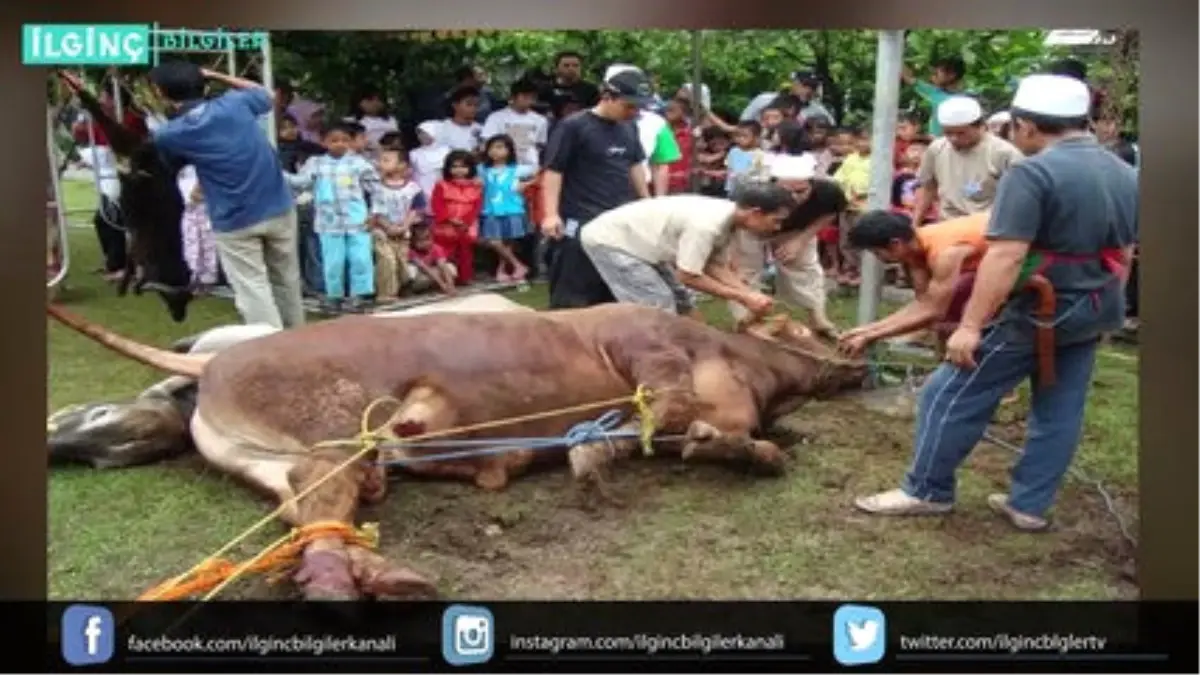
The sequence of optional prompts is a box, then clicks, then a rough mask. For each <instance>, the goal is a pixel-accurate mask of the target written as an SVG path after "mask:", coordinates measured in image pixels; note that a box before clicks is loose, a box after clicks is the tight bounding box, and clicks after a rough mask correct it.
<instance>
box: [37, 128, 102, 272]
mask: <svg viewBox="0 0 1200 675" xmlns="http://www.w3.org/2000/svg"><path fill="white" fill-rule="evenodd" d="M54 117H55V115H54V108H53V107H48V108H47V109H46V161H47V163H49V164H50V185H51V189H52V190H53V192H54V195H53V199H54V217H55V220H56V221H57V222H56V223H55V226H56V227H57V228H58V251H59V260H58V270H57V271H56V272H55V273H54V278H52V279H49V280H47V281H46V288H54V287H55V286H57V285H59V284H60V283H62V280H63V279H65V278H66V276H67V271H68V270H69V269H70V268H71V248H70V242H68V241H67V236H68V232H67V212H66V205H65V204H63V194H62V182H61V179H60V177H59V175H58V147H57V144H56V143H55V142H54V127H55V124H54ZM93 170H94V169H93Z"/></svg>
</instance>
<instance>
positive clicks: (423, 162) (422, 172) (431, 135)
mask: <svg viewBox="0 0 1200 675" xmlns="http://www.w3.org/2000/svg"><path fill="white" fill-rule="evenodd" d="M441 125H442V123H441V122H434V121H432V120H431V121H428V122H421V123H420V124H418V125H417V142H418V143H420V145H419V146H418V147H417V148H416V149H414V150H413V151H412V152H410V153H409V154H408V161H409V164H411V165H412V174H413V175H412V178H413V181H414V182H415V183H416V184H417V185H419V186H420V187H421V193H422V194H424V195H425V203H426V204H430V203H432V201H433V187H434V186H435V185H437V183H438V181H439V180H441V179H442V170H443V169H444V168H445V166H446V155H448V154H450V148H448V147H446V145H445V144H444V143H442V142H441V140H440V134H439V133H438V129H439V128H440V127H441Z"/></svg>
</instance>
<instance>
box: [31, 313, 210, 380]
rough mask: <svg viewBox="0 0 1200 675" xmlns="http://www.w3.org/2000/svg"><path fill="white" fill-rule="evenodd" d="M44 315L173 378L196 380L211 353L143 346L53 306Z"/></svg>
mask: <svg viewBox="0 0 1200 675" xmlns="http://www.w3.org/2000/svg"><path fill="white" fill-rule="evenodd" d="M46 313H47V314H49V315H50V316H51V317H53V318H54V320H55V321H57V322H59V323H61V324H62V325H64V326H66V327H67V328H70V329H71V330H73V331H75V332H76V333H79V334H81V335H84V336H86V337H88V338H90V339H92V340H94V341H96V342H98V343H100V344H102V345H104V346H105V347H108V348H109V349H111V350H113V351H114V352H116V353H118V354H120V355H122V356H125V357H127V358H131V359H133V360H134V361H137V362H138V363H144V364H146V365H148V366H150V367H151V368H157V369H159V370H162V371H165V372H168V373H171V374H173V375H184V376H187V377H193V378H196V377H200V373H201V372H203V371H204V366H205V365H206V364H207V363H208V362H209V360H210V359H212V356H213V355H212V354H177V353H175V352H171V351H168V350H165V349H158V348H156V347H151V346H150V345H144V344H142V343H140V342H137V341H136V340H131V339H129V338H127V337H124V336H121V335H117V334H116V333H113V332H112V331H110V330H108V329H107V328H105V327H103V326H101V325H98V324H95V323H92V322H91V321H88V320H87V319H84V318H83V317H81V316H79V315H78V314H75V313H74V312H70V311H67V310H65V309H63V308H62V307H59V306H57V305H54V304H51V305H48V306H47V307H46Z"/></svg>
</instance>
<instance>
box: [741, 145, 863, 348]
mask: <svg viewBox="0 0 1200 675" xmlns="http://www.w3.org/2000/svg"><path fill="white" fill-rule="evenodd" d="M816 164H817V162H816V158H815V157H814V156H813V155H812V153H804V154H801V155H786V154H774V155H770V156H769V157H768V158H767V161H766V162H765V165H764V166H763V167H762V169H761V171H760V172H759V173H758V174H757V175H753V174H752V175H751V176H749V177H748V178H747V179H748V180H762V179H764V178H765V179H768V180H775V181H777V182H778V183H779V184H781V185H783V186H784V187H786V188H788V189H789V190H791V191H792V193H793V194H794V195H796V197H797V200H798V201H799V205H798V206H797V207H796V208H795V210H793V212H792V214H791V215H790V216H788V219H789V220H796V221H799V224H798V226H797V227H794V228H786V229H788V230H789V234H787V235H786V236H783V237H780V238H779V239H777V240H773V241H771V242H769V243H768V244H766V245H764V244H763V243H762V242H761V241H753V240H751V239H750V238H748V237H741V236H739V241H738V246H737V249H736V250H737V258H736V264H737V267H738V272H739V274H741V276H742V279H743V280H745V281H746V283H747V284H749V285H750V286H751V287H758V286H759V285H760V284H761V283H762V279H763V276H764V273H765V272H766V271H767V266H768V265H767V254H768V250H769V252H770V255H771V256H772V257H773V258H774V268H775V294H776V296H777V297H778V298H779V299H780V300H783V301H784V302H785V303H787V304H790V305H794V306H797V307H801V308H803V309H805V310H806V311H807V313H808V318H809V324H810V326H811V327H812V328H813V330H814V331H816V332H818V333H821V334H823V335H826V336H828V337H836V334H837V328H836V327H835V326H834V325H833V322H832V321H830V320H829V317H828V315H827V314H826V311H825V303H826V296H825V271H824V269H823V268H822V267H821V259H820V256H819V255H818V251H817V238H816V233H817V232H818V231H820V230H821V228H822V227H824V226H825V225H827V224H829V223H831V222H837V219H838V218H839V217H840V216H841V214H842V212H843V211H845V210H846V206H847V201H846V195H845V193H844V192H842V189H841V188H840V187H839V186H838V185H837V183H834V182H833V181H831V180H828V179H824V178H818V177H817V176H816ZM734 189H735V190H736V189H737V188H736V186H735V188H734ZM729 311H730V313H732V314H733V318H734V320H735V321H737V322H738V323H739V324H741V323H743V322H745V321H747V320H748V319H750V316H749V312H747V311H746V310H745V308H743V307H741V306H740V305H735V304H733V303H730V306H729Z"/></svg>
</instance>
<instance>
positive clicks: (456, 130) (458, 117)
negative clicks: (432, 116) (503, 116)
mask: <svg viewBox="0 0 1200 675" xmlns="http://www.w3.org/2000/svg"><path fill="white" fill-rule="evenodd" d="M478 112H479V90H478V89H476V88H475V87H458V88H457V89H455V90H454V91H452V92H450V117H448V118H446V119H445V120H443V121H442V125H441V126H440V127H439V128H438V140H440V141H441V143H442V145H445V146H446V147H448V148H450V149H451V150H465V151H467V152H475V151H477V150H479V146H480V144H481V142H482V140H483V137H482V134H483V126H482V125H480V124H479V123H478V122H476V121H475V115H476V113H478ZM459 272H460V273H462V270H459Z"/></svg>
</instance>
